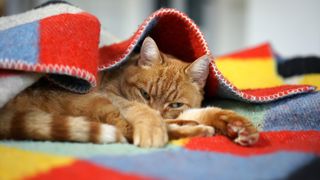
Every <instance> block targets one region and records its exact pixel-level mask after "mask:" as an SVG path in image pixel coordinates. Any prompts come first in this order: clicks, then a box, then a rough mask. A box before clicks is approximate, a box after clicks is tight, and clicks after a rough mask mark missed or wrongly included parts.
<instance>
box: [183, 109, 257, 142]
mask: <svg viewBox="0 0 320 180" xmlns="http://www.w3.org/2000/svg"><path fill="white" fill-rule="evenodd" d="M180 118H182V119H186V118H189V119H192V120H194V121H197V122H198V123H200V124H204V125H207V126H211V127H214V128H215V130H216V133H217V134H222V135H226V136H228V137H229V138H231V139H232V140H233V141H234V142H236V143H238V144H240V145H242V146H249V145H252V144H254V143H256V142H257V141H258V139H259V133H258V130H257V129H256V127H255V126H254V125H253V123H252V122H251V121H250V120H248V119H247V118H245V117H243V116H241V115H239V114H237V113H236V112H234V111H230V110H224V109H220V108H215V107H207V108H201V109H193V110H189V111H186V112H184V113H183V114H182V115H181V117H180Z"/></svg>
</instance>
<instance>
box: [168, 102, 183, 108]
mask: <svg viewBox="0 0 320 180" xmlns="http://www.w3.org/2000/svg"><path fill="white" fill-rule="evenodd" d="M183 105H184V104H183V103H181V102H175V103H171V104H169V107H170V108H180V107H182V106H183Z"/></svg>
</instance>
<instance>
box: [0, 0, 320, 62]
mask: <svg viewBox="0 0 320 180" xmlns="http://www.w3.org/2000/svg"><path fill="white" fill-rule="evenodd" d="M43 2H46V1H45V0H0V15H1V16H4V15H12V14H16V13H21V12H24V11H27V10H29V9H32V8H33V7H35V6H37V5H39V4H41V3H43ZM67 2H69V3H71V4H74V5H76V6H78V7H80V8H81V9H83V10H85V11H88V12H90V13H92V14H94V15H95V16H97V17H98V18H99V19H100V21H101V23H102V28H103V29H105V30H106V31H108V32H110V33H111V34H113V35H114V36H115V37H117V38H119V39H120V40H123V39H126V38H128V37H130V36H131V35H132V34H133V33H134V31H136V30H137V27H138V25H139V24H140V23H142V22H143V20H144V19H145V18H147V17H148V16H149V15H150V14H151V13H152V12H153V11H155V10H157V9H159V8H162V7H172V8H176V9H178V10H180V11H183V12H185V13H187V14H188V15H189V17H191V18H192V19H193V20H194V21H195V22H196V23H197V24H198V26H200V29H201V31H202V32H203V33H204V35H205V38H206V40H207V42H208V44H209V47H210V49H211V50H212V52H213V53H214V54H215V55H216V56H218V55H222V54H226V53H228V52H232V51H235V50H239V49H243V48H246V47H250V46H255V45H258V44H260V43H263V42H270V43H271V44H272V46H273V48H274V49H275V50H276V51H277V52H278V53H279V54H280V55H282V56H284V57H293V56H296V55H317V56H320V1H319V0H116V1H115V0H90V1H88V0H67Z"/></svg>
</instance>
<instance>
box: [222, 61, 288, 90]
mask: <svg viewBox="0 0 320 180" xmlns="http://www.w3.org/2000/svg"><path fill="white" fill-rule="evenodd" d="M216 64H217V67H218V68H219V70H220V71H221V72H222V74H223V75H224V76H225V77H226V78H227V79H228V80H229V81H230V82H231V83H233V84H234V85H235V86H236V87H238V88H239V89H256V88H268V87H274V86H279V85H282V84H283V80H282V78H281V77H280V76H279V75H278V74H277V70H276V69H275V68H276V65H275V62H274V61H273V60H272V59H269V58H268V59H261V58H257V59H254V58H252V59H243V60H242V59H232V58H224V59H219V58H218V59H217V60H216Z"/></svg>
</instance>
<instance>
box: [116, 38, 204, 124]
mask: <svg viewBox="0 0 320 180" xmlns="http://www.w3.org/2000/svg"><path fill="white" fill-rule="evenodd" d="M209 61H210V58H209V57H208V56H207V55H205V56H202V57H200V58H198V59H197V60H195V61H194V62H193V63H186V62H183V61H181V60H179V59H177V58H175V57H173V56H171V55H167V54H164V53H162V52H161V51H160V50H159V49H158V47H157V45H156V43H155V41H154V40H153V39H152V38H150V37H147V38H146V39H145V40H144V41H143V44H142V47H141V50H140V54H139V55H137V56H136V58H135V60H134V63H133V64H132V65H130V66H129V67H128V68H127V69H126V70H125V72H124V74H123V77H124V78H122V79H123V80H122V85H121V87H122V90H121V91H122V93H123V94H124V95H125V96H126V98H127V99H129V100H135V101H139V102H142V103H145V104H148V105H149V106H150V107H151V108H153V109H156V110H159V111H160V112H161V115H162V116H163V117H164V118H176V117H177V116H178V115H179V114H180V113H181V112H182V111H184V110H186V109H189V108H195V107H200V106H201V101H202V100H203V94H204V92H203V88H204V86H205V83H206V79H207V76H208V73H209Z"/></svg>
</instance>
